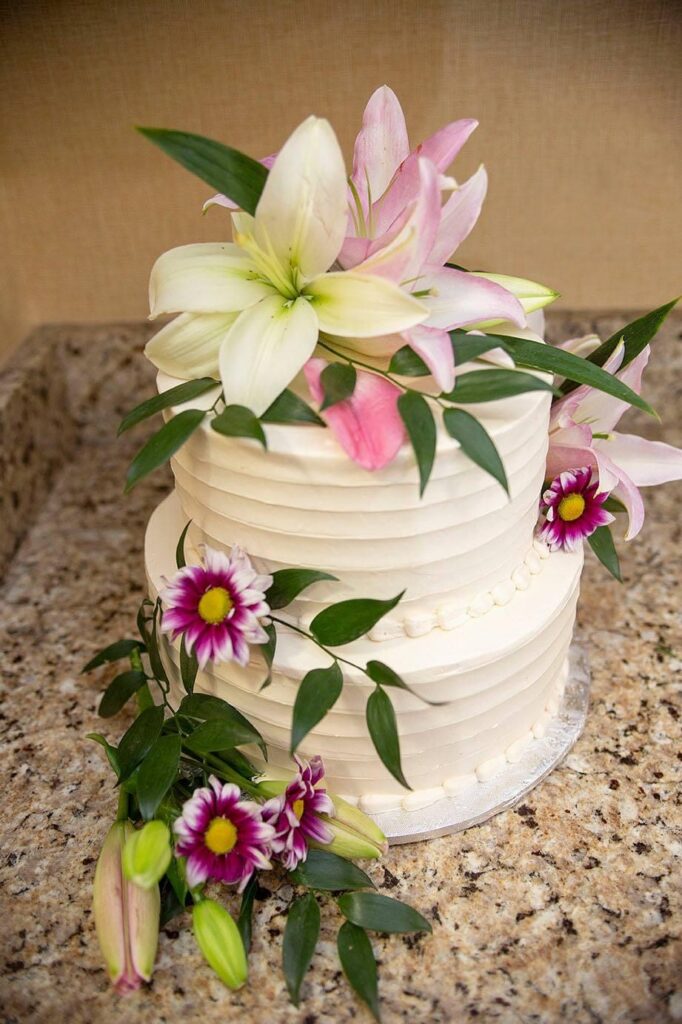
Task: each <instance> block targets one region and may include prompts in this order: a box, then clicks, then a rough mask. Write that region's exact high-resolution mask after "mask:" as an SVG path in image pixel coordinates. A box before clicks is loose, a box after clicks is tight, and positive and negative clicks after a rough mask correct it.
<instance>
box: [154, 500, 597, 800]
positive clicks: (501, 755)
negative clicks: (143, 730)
mask: <svg viewBox="0 0 682 1024" xmlns="http://www.w3.org/2000/svg"><path fill="white" fill-rule="evenodd" d="M184 525H185V520H184V517H183V514H182V511H181V508H180V505H179V502H178V500H177V498H176V497H175V496H174V495H171V496H170V497H169V498H167V499H166V500H165V501H164V502H162V504H161V505H160V506H159V507H158V508H157V509H156V511H155V512H154V514H153V515H152V517H151V519H150V522H149V526H148V529H147V536H146V542H145V559H146V569H147V577H148V584H149V590H150V594H151V596H152V597H153V598H156V596H157V595H158V592H159V590H160V589H161V587H162V585H163V583H162V579H163V577H169V576H172V574H173V573H174V571H175V548H176V544H177V540H178V537H179V536H180V533H181V531H182V529H183V527H184ZM320 568H324V567H322V566H321V567H320ZM581 568H582V552H576V553H565V552H557V553H554V554H552V555H551V556H550V558H548V559H547V560H546V563H545V565H544V567H543V572H542V573H541V574H540V575H538V576H536V577H534V578H533V580H532V582H531V584H530V586H529V587H528V589H527V590H525V591H520V592H518V593H517V594H516V595H515V597H514V599H513V600H512V601H511V603H510V604H508V605H505V606H503V607H495V608H493V609H492V610H491V611H489V612H488V613H487V614H486V615H485V616H483V617H482V618H480V619H471V620H469V621H468V622H466V623H464V624H463V625H462V626H461V627H459V628H458V629H456V630H453V631H451V632H443V631H442V630H440V629H434V630H432V631H431V632H430V633H428V634H427V635H425V636H420V637H414V638H407V637H403V638H400V639H395V640H387V641H383V642H373V641H370V640H367V639H365V638H363V639H362V640H359V641H356V642H355V643H354V644H349V645H347V646H345V647H344V648H341V649H339V654H340V655H342V656H343V657H347V658H348V659H349V660H351V661H355V662H356V663H358V662H359V663H364V662H366V661H368V660H369V659H370V658H375V659H378V660H380V661H382V662H384V663H386V664H388V665H390V666H391V668H393V669H394V670H395V671H396V672H398V673H399V674H400V675H401V676H402V678H403V679H404V680H405V681H406V682H407V683H408V684H409V685H410V686H411V687H412V689H413V690H414V691H415V692H416V693H417V694H418V695H419V696H413V695H412V694H411V693H408V692H406V691H403V690H396V689H392V690H391V691H390V696H391V699H392V701H393V705H394V707H395V711H396V717H397V723H398V731H399V734H400V747H401V754H402V767H403V772H404V774H405V776H406V778H407V780H408V782H409V783H410V785H411V787H412V791H411V792H410V791H406V790H405V789H403V788H402V787H401V786H400V784H399V783H398V782H396V780H395V779H393V777H392V776H391V775H390V774H389V772H388V771H387V770H386V768H385V767H384V766H383V764H382V762H381V760H380V759H379V757H378V755H377V753H376V751H375V749H374V746H373V744H372V742H371V740H370V738H369V735H368V731H367V725H366V721H365V705H366V701H367V698H368V696H369V694H370V693H371V691H372V689H373V684H372V683H370V682H369V680H368V679H367V678H366V677H365V676H364V675H363V674H361V673H359V672H357V671H356V670H353V669H347V668H346V667H345V666H344V676H345V685H344V688H343V692H342V694H341V696H340V697H339V699H338V701H337V702H336V704H335V705H334V707H333V708H332V710H331V711H330V712H329V713H328V714H327V715H326V716H325V718H324V719H323V720H322V722H320V723H319V725H318V726H317V727H316V728H315V729H314V730H312V732H311V733H309V735H308V736H307V737H306V739H305V740H304V742H303V743H302V744H301V747H300V748H299V753H300V754H301V755H302V756H304V757H306V756H311V755H313V754H320V755H321V756H322V757H323V759H324V763H325V768H326V776H327V785H328V788H329V789H330V790H332V791H333V792H335V793H338V794H339V795H340V796H344V797H345V798H346V799H349V800H351V801H353V802H357V803H359V804H360V806H361V807H362V808H363V809H365V810H367V811H381V810H387V809H391V808H395V807H403V808H404V809H406V810H409V809H411V808H417V807H424V806H427V805H428V804H429V803H431V802H433V801H436V800H438V799H440V798H441V797H442V796H443V795H452V794H455V793H458V792H460V791H461V790H462V788H463V787H467V786H469V785H471V784H473V783H475V782H476V781H477V780H480V781H484V780H487V779H489V778H491V777H492V776H493V775H494V774H495V773H496V772H498V771H500V770H502V769H503V768H504V766H505V765H506V764H507V763H508V762H509V761H515V760H518V759H519V758H521V757H522V755H523V750H524V747H525V745H526V744H528V743H531V742H532V741H533V738H534V737H538V736H541V735H543V734H544V731H545V729H546V727H547V723H548V722H549V721H550V719H551V718H552V717H553V716H554V715H556V713H557V711H558V707H559V701H560V699H561V695H562V692H563V688H564V685H565V680H566V674H567V662H566V657H567V653H568V648H569V644H570V641H571V636H572V632H573V624H574V620H575V608H576V602H577V597H578V591H579V583H580V571H581ZM405 577H406V578H405V583H406V585H407V587H408V588H409V571H408V570H406V573H405ZM367 596H368V597H370V596H371V595H370V594H368V595H367ZM164 657H165V661H166V663H167V666H168V669H169V672H170V676H171V680H172V682H173V684H174V686H175V687H176V688H177V689H178V691H179V690H180V689H181V687H180V678H179V667H178V662H179V645H178V643H176V644H175V645H173V644H171V643H169V642H164ZM327 663H328V659H327V657H326V655H325V654H324V653H323V652H321V651H320V650H319V649H318V648H317V647H316V646H315V645H314V644H313V643H311V642H310V641H308V640H306V639H305V638H304V637H301V636H300V635H298V634H296V633H294V632H293V631H288V630H286V628H285V627H281V628H278V644H277V655H276V659H275V664H274V666H273V677H272V683H271V684H270V685H269V686H268V687H267V688H266V689H265V690H261V686H262V683H263V679H264V677H265V668H264V664H263V662H262V659H261V657H260V654H259V653H258V651H257V650H255V649H254V653H253V658H252V661H251V662H250V664H249V665H247V666H246V667H245V668H242V667H241V666H239V665H236V664H235V663H231V662H230V663H224V664H220V665H214V666H207V668H206V669H205V670H204V671H201V672H200V673H199V674H198V676H197V681H196V689H197V691H201V692H206V693H213V694H216V695H217V696H220V697H222V698H223V699H224V700H226V701H228V702H229V703H230V704H232V705H234V706H235V707H236V708H238V709H239V710H240V711H241V712H242V713H243V714H244V715H246V716H247V717H248V718H249V719H250V721H251V722H252V723H253V725H254V726H255V727H256V728H257V729H258V730H259V731H260V732H261V733H262V735H263V738H264V739H265V741H266V743H267V745H268V748H269V752H270V759H269V762H268V764H267V766H265V765H264V764H263V763H262V762H260V764H261V766H262V767H263V768H264V769H265V770H266V771H267V774H268V775H270V776H271V777H280V778H282V777H286V775H287V773H288V772H290V771H291V769H292V763H291V760H290V758H289V755H288V748H289V736H290V729H291V720H292V708H293V704H294V700H295V698H296V693H297V688H298V684H299V682H300V680H301V679H302V677H303V676H304V675H305V674H306V672H308V671H309V670H310V669H312V668H316V667H322V666H324V665H325V664H327ZM419 697H423V698H425V699H426V700H428V701H438V702H445V703H441V704H439V705H438V706H435V705H433V704H428V703H426V702H425V701H424V700H420V699H419ZM250 753H251V752H250ZM256 755H257V751H254V752H253V757H254V761H256V762H258V757H257V756H256Z"/></svg>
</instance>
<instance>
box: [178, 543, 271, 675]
mask: <svg viewBox="0 0 682 1024" xmlns="http://www.w3.org/2000/svg"><path fill="white" fill-rule="evenodd" d="M166 583H167V586H166V588H165V590H163V591H162V593H161V600H162V602H163V605H164V611H163V618H162V622H161V630H162V632H164V633H170V634H171V639H172V640H175V638H176V637H178V636H180V634H183V635H184V638H185V647H186V648H187V650H188V651H192V650H194V652H195V654H196V657H197V661H198V662H199V667H200V668H203V667H204V666H205V665H206V663H207V662H208V661H213V662H220V661H236V662H238V663H239V664H240V665H246V664H247V663H248V660H249V644H262V643H265V641H266V640H267V634H266V632H265V630H264V629H263V627H262V626H261V624H260V621H259V620H260V619H262V618H263V616H264V615H267V614H268V612H269V611H270V609H269V607H268V604H267V602H266V600H265V592H266V590H267V589H268V587H269V586H270V585H271V583H272V576H262V575H259V574H258V572H256V570H255V569H254V567H253V565H252V564H251V561H250V559H249V557H248V555H247V554H246V553H245V552H244V551H242V550H241V548H238V547H233V548H232V553H231V554H230V555H227V554H225V553H224V552H223V551H216V550H214V549H213V548H210V547H208V545H206V546H205V547H204V557H203V565H186V566H184V568H182V569H179V570H178V572H177V573H176V574H175V576H174V577H173V578H172V579H171V580H167V581H166Z"/></svg>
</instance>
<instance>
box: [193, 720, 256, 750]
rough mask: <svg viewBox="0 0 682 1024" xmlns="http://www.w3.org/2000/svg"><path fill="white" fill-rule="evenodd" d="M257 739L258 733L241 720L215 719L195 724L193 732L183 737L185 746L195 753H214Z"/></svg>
mask: <svg viewBox="0 0 682 1024" xmlns="http://www.w3.org/2000/svg"><path fill="white" fill-rule="evenodd" d="M259 739H260V733H258V732H257V731H256V730H255V729H254V728H253V727H252V726H251V725H249V726H248V728H247V727H246V726H245V725H243V724H242V723H241V722H236V721H232V722H230V721H227V720H215V721H212V722H202V724H201V725H199V726H197V728H196V729H195V730H194V732H192V733H191V734H190V735H189V736H186V737H185V746H186V747H188V748H189V749H190V750H191V751H192V752H193V753H195V754H214V753H216V752H217V751H219V750H231V749H232V748H233V747H241V746H243V745H244V744H245V743H257V742H258V740H259ZM261 742H262V741H261Z"/></svg>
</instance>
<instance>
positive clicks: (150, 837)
mask: <svg viewBox="0 0 682 1024" xmlns="http://www.w3.org/2000/svg"><path fill="white" fill-rule="evenodd" d="M171 856H172V852H171V845H170V832H169V829H168V826H167V825H166V824H164V822H163V821H148V822H147V824H146V825H144V827H143V828H141V829H138V830H136V831H134V832H133V833H132V835H130V836H129V837H128V839H127V840H126V844H125V846H124V847H123V873H124V875H125V877H126V878H127V879H128V881H129V882H133V883H134V884H135V885H139V886H140V888H141V889H151V888H153V887H154V886H155V885H157V884H158V883H159V882H160V881H161V879H162V878H163V876H164V875H165V873H166V870H167V868H168V865H169V864H170V860H171Z"/></svg>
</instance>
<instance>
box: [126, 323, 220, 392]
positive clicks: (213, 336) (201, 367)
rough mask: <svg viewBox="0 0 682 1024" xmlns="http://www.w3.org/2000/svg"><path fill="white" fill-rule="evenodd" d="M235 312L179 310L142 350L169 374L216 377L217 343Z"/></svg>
mask: <svg viewBox="0 0 682 1024" xmlns="http://www.w3.org/2000/svg"><path fill="white" fill-rule="evenodd" d="M238 315H239V314H238V313H196V314H195V313H182V314H181V315H180V316H176V318H175V319H174V320H171V322H170V323H169V324H166V326H165V327H162V328H161V330H160V331H159V332H158V333H157V334H155V335H154V337H153V338H151V339H150V340H149V341H148V342H147V345H146V348H145V350H144V354H145V355H146V357H147V359H149V361H150V362H152V363H153V364H154V366H156V368H157V369H158V370H163V371H164V373H168V374H170V376H171V377H180V378H181V379H182V380H192V379H194V378H197V377H218V376H219V373H218V353H219V351H220V346H221V345H222V343H223V340H224V338H225V336H226V334H227V332H228V331H229V330H230V328H231V327H232V324H233V323H234V322H235V320H236V319H237V317H238Z"/></svg>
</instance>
